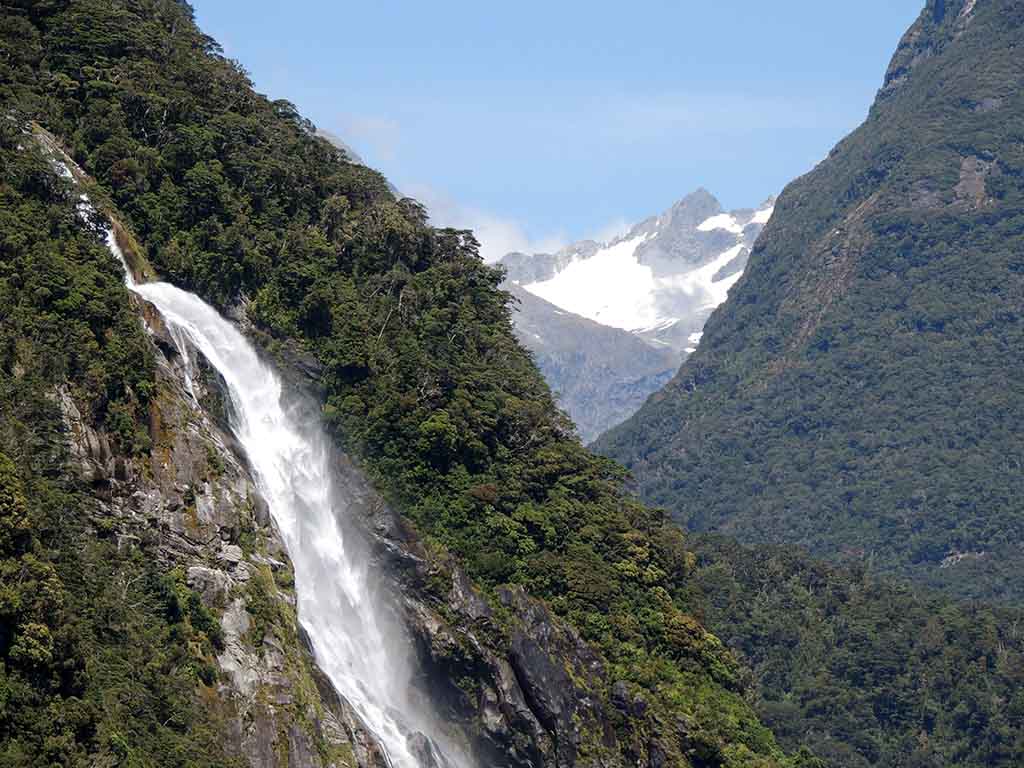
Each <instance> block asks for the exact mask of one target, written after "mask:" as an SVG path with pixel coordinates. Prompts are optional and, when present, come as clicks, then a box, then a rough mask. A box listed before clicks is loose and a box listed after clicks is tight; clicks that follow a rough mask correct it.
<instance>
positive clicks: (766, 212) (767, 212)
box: [750, 205, 775, 224]
mask: <svg viewBox="0 0 1024 768" xmlns="http://www.w3.org/2000/svg"><path fill="white" fill-rule="evenodd" d="M773 213H775V206H774V205H772V206H769V207H768V208H762V209H761V210H760V211H758V212H757V213H755V214H754V218H752V219H751V220H750V223H751V224H767V223H768V220H769V219H771V217H772V214H773Z"/></svg>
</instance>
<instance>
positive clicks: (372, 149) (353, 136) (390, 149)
mask: <svg viewBox="0 0 1024 768" xmlns="http://www.w3.org/2000/svg"><path fill="white" fill-rule="evenodd" d="M337 133H338V134H339V135H340V136H343V137H344V140H345V141H346V142H351V143H352V144H354V145H356V146H358V147H359V148H360V149H362V150H364V151H365V152H366V154H367V155H368V156H369V158H368V160H369V162H370V165H373V166H378V165H380V164H389V165H390V164H392V163H395V162H397V160H398V151H399V148H400V147H401V143H402V128H401V126H400V125H399V123H398V121H397V120H392V119H391V118H389V117H378V116H375V115H341V116H340V117H339V119H338V130H337Z"/></svg>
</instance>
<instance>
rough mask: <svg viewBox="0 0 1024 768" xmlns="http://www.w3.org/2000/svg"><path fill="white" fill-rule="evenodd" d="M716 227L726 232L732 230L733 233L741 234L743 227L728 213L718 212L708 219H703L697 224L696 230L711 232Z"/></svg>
mask: <svg viewBox="0 0 1024 768" xmlns="http://www.w3.org/2000/svg"><path fill="white" fill-rule="evenodd" d="M716 229H724V230H725V231H726V232H732V233H733V234H734V235H741V234H743V227H742V226H740V223H739V222H738V221H736V218H735V217H734V216H733V215H732V214H729V213H720V214H718V215H717V216H712V217H711V218H710V219H705V220H704V221H702V222H701V223H700V224H698V225H697V230H698V231H700V232H712V231H714V230H716Z"/></svg>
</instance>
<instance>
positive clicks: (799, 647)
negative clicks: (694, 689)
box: [687, 536, 1024, 768]
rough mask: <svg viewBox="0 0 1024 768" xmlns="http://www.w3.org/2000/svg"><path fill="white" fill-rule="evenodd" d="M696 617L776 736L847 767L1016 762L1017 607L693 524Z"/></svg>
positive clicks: (1022, 658)
mask: <svg viewBox="0 0 1024 768" xmlns="http://www.w3.org/2000/svg"><path fill="white" fill-rule="evenodd" d="M687 543H688V545H689V546H690V547H691V548H693V551H694V552H695V553H696V554H697V557H698V564H697V569H696V571H695V573H694V575H693V577H692V578H691V579H690V581H689V582H688V585H687V590H688V592H689V593H690V594H691V596H692V599H693V601H694V602H695V604H696V603H700V602H701V601H703V605H704V606H705V608H704V611H703V612H702V614H701V618H702V619H703V620H704V621H705V622H706V623H707V626H708V627H709V628H710V629H712V630H713V631H714V632H715V633H716V634H718V636H719V637H721V638H722V639H723V640H724V641H725V642H726V643H727V644H728V645H729V646H730V648H732V649H733V650H734V651H735V652H736V653H737V654H738V655H739V657H740V660H741V661H743V662H744V664H745V665H746V666H747V667H748V668H749V669H750V670H751V671H752V673H753V677H754V680H755V688H756V691H757V696H756V700H755V701H756V708H757V711H758V714H759V715H760V716H761V719H762V720H763V721H764V722H765V724H766V725H768V726H770V727H771V728H772V730H773V731H774V732H775V734H776V736H777V737H778V738H779V740H780V742H781V743H782V744H783V746H789V747H792V746H794V745H798V744H806V745H809V746H810V747H811V748H812V749H813V750H814V752H815V753H816V754H817V755H819V756H820V757H822V758H824V759H825V760H826V761H827V762H828V764H829V765H834V766H843V768H869V766H878V768H897V767H898V766H900V767H903V766H906V767H908V768H931V767H932V766H939V765H942V766H953V765H956V766H964V767H965V768H966V767H967V766H971V768H988V766H998V765H1006V766H1011V765H1018V764H1020V761H1021V759H1022V756H1024V728H1022V726H1021V724H1022V723H1024V612H1022V611H1021V610H1019V609H1016V608H1015V609H1009V608H1006V607H991V606H985V605H978V604H960V603H958V602H957V601H955V600H953V599H951V598H949V597H948V596H945V595H942V594H938V593H931V592H924V591H922V590H921V589H920V588H913V587H911V586H909V585H900V584H893V583H891V582H890V581H889V580H887V579H885V578H880V577H879V576H878V575H877V574H875V573H872V572H871V570H870V569H869V568H867V567H865V566H863V565H857V566H855V567H853V568H852V569H843V568H836V567H834V566H829V565H825V564H823V563H821V562H817V561H815V560H813V559H812V558H810V557H809V556H808V555H807V554H806V553H805V552H802V551H801V550H799V549H796V548H792V547H772V546H766V545H765V546H760V547H756V548H749V547H744V546H741V545H738V544H736V543H735V541H733V540H730V539H726V538H724V537H721V536H693V537H690V538H688V539H687Z"/></svg>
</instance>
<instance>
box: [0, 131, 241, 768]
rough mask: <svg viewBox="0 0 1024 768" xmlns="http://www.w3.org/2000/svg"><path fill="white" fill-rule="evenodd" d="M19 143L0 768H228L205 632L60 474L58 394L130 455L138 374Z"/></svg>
mask: <svg viewBox="0 0 1024 768" xmlns="http://www.w3.org/2000/svg"><path fill="white" fill-rule="evenodd" d="M25 142H26V138H25V136H24V133H23V131H22V129H21V127H20V126H19V125H18V124H17V123H14V122H12V121H10V120H0V167H2V168H3V178H2V179H0V765H3V766H11V768H20V767H21V766H53V765H60V766H76V767H77V766H81V767H82V768H84V767H85V766H95V765H126V766H127V765H147V766H180V765H191V766H209V768H214V766H217V767H220V766H229V765H233V763H232V761H231V760H230V759H228V758H227V757H226V756H225V755H224V754H223V753H222V750H221V742H222V724H220V723H219V722H217V720H216V718H215V717H214V715H213V714H212V713H211V712H210V711H208V710H207V709H206V708H205V707H203V706H202V705H201V704H200V702H199V699H198V698H197V696H196V692H197V688H199V687H203V686H207V685H212V684H213V683H214V680H215V676H216V671H215V667H214V666H213V665H214V664H215V662H214V660H213V656H214V654H215V653H216V645H217V643H218V642H219V640H220V627H219V625H218V624H217V623H216V621H215V620H214V619H213V617H211V616H210V614H209V613H208V612H207V611H206V610H205V609H203V608H202V606H201V605H200V604H199V603H198V601H197V600H196V598H195V595H194V594H192V593H191V592H190V591H189V590H188V588H187V587H186V586H185V584H184V580H183V577H182V574H180V573H175V572H166V571H163V570H162V569H161V568H160V567H159V566H158V565H157V561H156V559H155V557H154V552H155V541H154V540H152V539H150V540H146V541H140V542H138V543H137V546H134V547H127V548H125V547H122V546H120V544H119V542H118V541H117V540H116V539H115V538H114V537H113V536H112V535H111V532H110V530H109V527H108V526H104V524H103V523H104V521H103V517H102V516H101V515H99V514H97V509H96V504H95V499H94V497H93V496H92V494H91V493H90V489H88V488H83V487H80V486H79V485H78V484H77V483H76V482H75V481H74V480H73V479H72V476H71V475H70V473H69V472H68V471H67V469H66V464H67V460H68V455H67V454H68V451H67V446H66V443H65V438H64V435H63V430H64V426H63V421H62V417H61V409H60V405H59V402H58V397H57V393H58V388H60V387H66V386H69V387H71V388H72V390H73V392H71V393H69V394H72V395H73V396H74V397H75V399H76V400H77V401H78V402H80V403H85V404H88V405H89V407H90V410H91V413H90V414H89V416H90V418H91V419H92V420H94V421H95V423H97V424H103V425H105V426H106V427H107V429H108V431H109V433H110V434H111V435H112V436H113V437H114V438H115V439H116V440H117V441H119V442H120V443H121V448H122V449H123V450H126V451H129V452H131V451H134V450H137V449H139V448H142V447H144V443H145V440H146V437H145V432H144V431H142V432H141V433H140V430H139V429H138V427H137V425H138V423H139V421H140V418H141V415H142V414H143V413H144V409H145V406H146V401H147V398H148V396H149V393H150V390H151V387H152V384H153V369H152V360H151V354H150V353H149V346H148V342H147V341H146V339H145V336H144V334H143V331H142V328H141V326H140V324H139V321H138V316H137V314H136V312H135V310H134V309H133V308H132V307H131V306H130V305H129V302H128V297H127V294H126V292H125V290H124V287H123V285H122V282H121V276H120V274H119V270H120V268H119V266H118V265H117V264H116V263H115V262H114V261H113V260H112V259H111V257H110V252H109V251H108V250H107V248H106V247H105V245H104V244H103V242H102V240H100V239H99V230H98V228H97V227H96V226H95V225H93V226H90V225H89V224H88V223H87V222H84V221H83V220H82V219H81V218H80V217H79V215H78V212H77V210H76V206H75V204H74V203H75V202H77V201H76V200H75V199H74V198H72V197H71V196H70V195H69V189H68V188H67V185H66V182H63V181H62V180H61V179H60V178H59V177H58V176H57V175H56V174H55V173H54V171H53V168H52V167H51V165H50V163H49V162H48V161H47V160H46V159H45V158H44V157H43V156H42V155H41V154H40V153H37V152H36V153H33V152H26V151H24V147H23V146H22V145H23V144H24V143H25ZM140 759H143V761H142V762H140Z"/></svg>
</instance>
